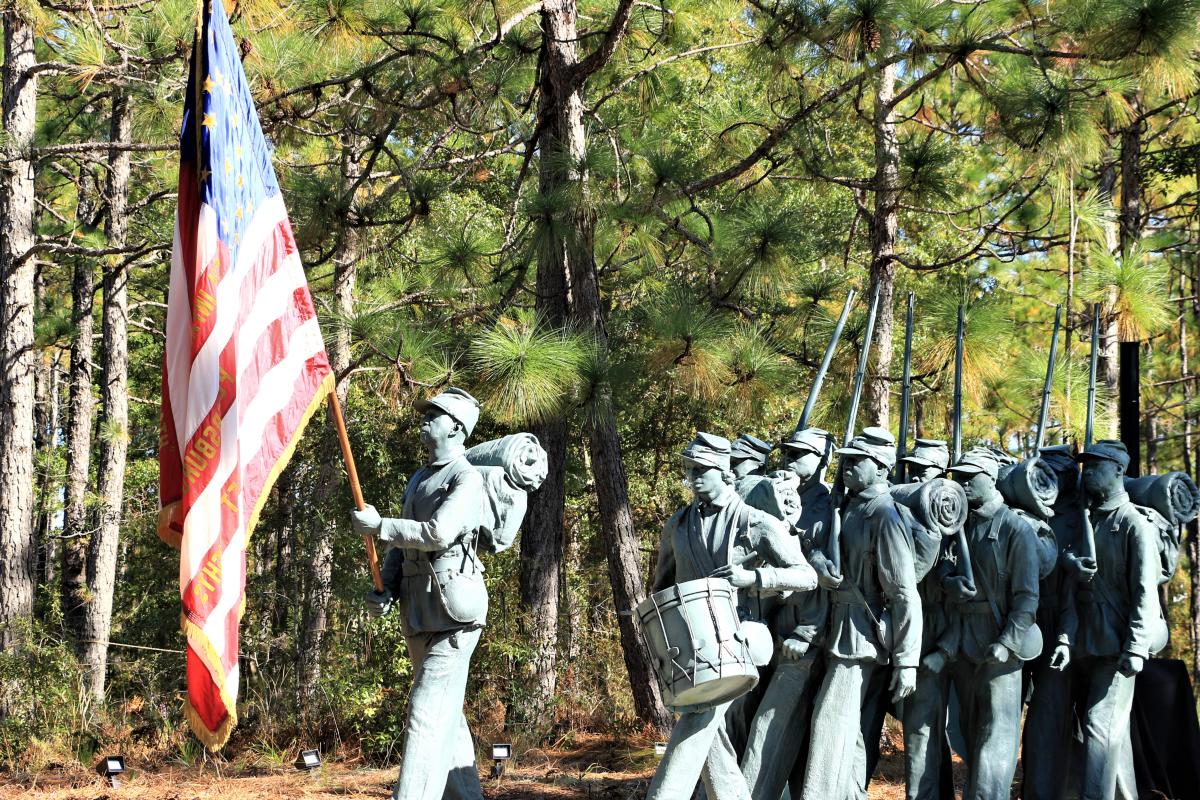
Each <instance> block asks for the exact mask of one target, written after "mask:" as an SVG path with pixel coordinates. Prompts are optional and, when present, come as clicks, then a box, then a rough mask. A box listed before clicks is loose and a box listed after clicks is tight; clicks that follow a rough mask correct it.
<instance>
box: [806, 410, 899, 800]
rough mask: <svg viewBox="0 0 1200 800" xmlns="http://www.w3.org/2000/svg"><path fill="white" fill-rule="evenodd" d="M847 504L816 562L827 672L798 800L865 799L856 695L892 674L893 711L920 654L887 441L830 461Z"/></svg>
mask: <svg viewBox="0 0 1200 800" xmlns="http://www.w3.org/2000/svg"><path fill="white" fill-rule="evenodd" d="M836 452H837V453H838V454H839V455H841V456H842V464H841V467H840V470H841V476H840V477H841V480H842V481H843V482H844V486H845V489H846V492H847V494H848V495H849V501H848V502H847V503H846V507H845V508H844V509H840V510H839V509H837V508H835V509H834V513H835V516H834V517H833V521H832V531H831V535H830V541H829V543H828V550H827V552H826V554H825V555H826V559H822V560H815V561H814V568H815V569H816V570H817V574H818V578H819V581H820V584H821V586H823V587H824V588H826V589H828V590H829V591H830V593H831V600H832V605H831V608H830V620H829V628H828V631H827V633H826V640H825V645H824V650H825V654H826V669H825V674H824V677H823V679H822V682H821V687H820V689H819V691H818V693H817V700H816V708H815V710H814V712H813V721H812V729H811V733H810V738H809V756H808V766H807V769H806V770H805V775H804V790H803V797H804V799H805V800H830V799H832V800H848V799H849V798H863V797H865V796H866V785H867V777H868V776H867V764H866V749H865V744H864V742H863V728H862V720H861V714H862V708H863V700H864V693H865V691H866V689H867V687H868V686H870V685H871V682H872V678H873V677H874V676H875V673H876V672H877V671H879V670H883V669H887V668H888V664H889V662H890V665H891V668H892V673H891V679H890V681H889V682H888V684H887V685H888V691H889V692H890V693H891V697H892V699H893V701H894V702H899V701H901V700H903V699H904V698H905V697H907V696H909V695H910V694H911V693H912V691H913V689H914V687H915V686H916V680H917V677H916V673H917V664H918V660H919V657H920V650H921V600H920V598H919V596H918V595H917V579H916V570H915V567H914V562H913V553H912V549H911V546H910V544H909V539H910V532H909V530H908V526H907V523H906V522H905V521H904V519H903V518H902V517H901V515H900V512H899V511H898V510H897V509H896V504H895V501H894V500H893V499H892V496H891V494H890V493H889V492H888V473H889V472H890V471H891V469H892V467H894V466H895V464H896V440H895V438H894V437H893V436H892V435H891V433H889V432H888V431H887V430H884V429H882V428H874V427H871V428H866V429H865V430H864V431H863V432H862V434H861V435H859V436H856V437H854V438H853V439H852V440H851V441H850V443H849V444H848V445H847V446H846V447H843V448H840V449H838V450H837V451H836Z"/></svg>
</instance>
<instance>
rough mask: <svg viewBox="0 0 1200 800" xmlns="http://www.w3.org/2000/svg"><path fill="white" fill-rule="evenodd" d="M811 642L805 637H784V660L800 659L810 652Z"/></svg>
mask: <svg viewBox="0 0 1200 800" xmlns="http://www.w3.org/2000/svg"><path fill="white" fill-rule="evenodd" d="M808 648H809V643H808V642H806V641H804V640H803V639H784V640H783V647H782V650H783V660H784V661H799V660H800V659H801V658H803V657H804V654H805V653H807V652H808Z"/></svg>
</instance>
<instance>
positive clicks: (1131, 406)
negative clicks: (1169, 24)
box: [1118, 101, 1152, 476]
mask: <svg viewBox="0 0 1200 800" xmlns="http://www.w3.org/2000/svg"><path fill="white" fill-rule="evenodd" d="M1133 110H1134V112H1135V113H1136V112H1137V110H1138V105H1137V103H1136V101H1135V102H1134V103H1133ZM1141 156H1142V126H1141V122H1140V121H1137V122H1134V123H1133V124H1132V125H1130V126H1129V127H1128V128H1126V129H1125V130H1123V131H1122V132H1121V213H1120V216H1119V222H1120V247H1121V253H1120V257H1121V260H1122V261H1124V260H1125V259H1126V258H1128V257H1129V256H1130V255H1131V253H1132V252H1133V249H1134V247H1136V246H1137V243H1138V240H1140V239H1141V237H1142V214H1141V206H1142V203H1141V201H1142V164H1141ZM1139 347H1140V345H1139V343H1138V342H1136V341H1124V340H1122V341H1121V343H1120V344H1119V345H1118V353H1119V355H1118V365H1119V366H1123V371H1124V372H1125V373H1126V376H1127V379H1128V380H1127V381H1125V382H1122V384H1121V392H1122V393H1123V394H1124V396H1122V397H1120V402H1119V405H1118V408H1119V409H1120V416H1121V419H1120V422H1119V424H1120V436H1121V441H1123V442H1124V443H1125V447H1126V448H1127V449H1128V450H1129V463H1130V471H1129V473H1128V474H1130V475H1133V476H1137V475H1140V474H1141V472H1140V471H1139V470H1140V467H1141V464H1142V458H1141V455H1142V454H1141V444H1142V436H1141V435H1140V433H1141V424H1140V423H1141V420H1140V419H1138V416H1139V414H1138V405H1137V404H1138V400H1139V399H1140V394H1141V374H1140V372H1141V371H1140V369H1139V352H1138V348H1139ZM1121 362H1124V364H1123V365H1121ZM1146 441H1147V447H1150V446H1152V445H1151V444H1150V443H1149V439H1147V440H1146Z"/></svg>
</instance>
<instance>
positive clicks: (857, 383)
mask: <svg viewBox="0 0 1200 800" xmlns="http://www.w3.org/2000/svg"><path fill="white" fill-rule="evenodd" d="M878 311H879V286H878V284H876V286H875V288H874V290H873V291H872V292H871V305H870V306H869V307H868V309H867V330H866V332H865V333H864V334H863V345H862V350H861V352H859V354H858V368H857V369H855V371H854V392H853V394H851V396H850V412H849V416H848V417H847V418H846V435H845V437H844V438H843V439H842V444H843V446H845V445H848V444H850V440H851V439H852V438H853V437H854V421H855V418H856V417H857V416H858V401H859V398H861V397H862V390H863V381H864V380H865V379H866V375H867V361H868V359H870V357H871V337H872V336H873V335H874V334H875V315H876V313H877V312H878ZM845 492H846V489H845V485H844V482H843V480H842V471H841V470H840V469H838V470H836V476H835V477H834V479H833V497H832V498H831V501H832V504H833V520H832V522H831V523H830V526H829V563H830V564H831V565H832V566H833V571H834V573H835V574H837V575H841V574H842V499H843V496H844V495H845Z"/></svg>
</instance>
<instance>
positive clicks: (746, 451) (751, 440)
mask: <svg viewBox="0 0 1200 800" xmlns="http://www.w3.org/2000/svg"><path fill="white" fill-rule="evenodd" d="M774 449H775V445H773V444H771V443H770V442H764V441H763V440H762V439H759V438H758V437H757V436H751V435H750V434H748V433H743V434H742V435H741V436H739V437H738V438H737V440H736V441H735V442H734V443H733V445H732V447H731V448H730V451H729V457H730V459H731V460H733V461H746V460H750V461H753V462H754V463H756V464H765V463H767V456H768V455H770V454H771V451H772V450H774Z"/></svg>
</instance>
